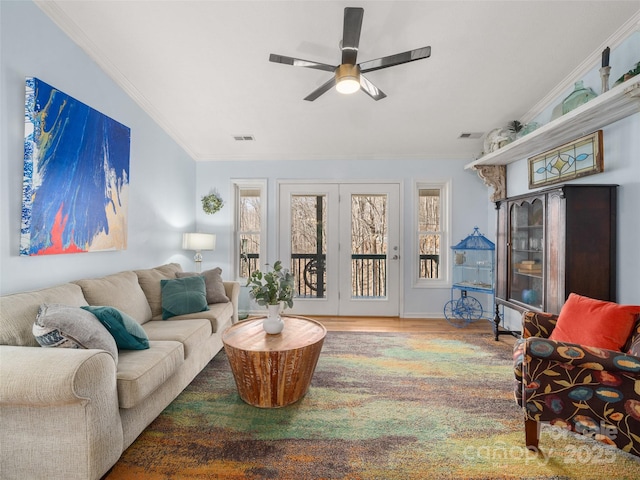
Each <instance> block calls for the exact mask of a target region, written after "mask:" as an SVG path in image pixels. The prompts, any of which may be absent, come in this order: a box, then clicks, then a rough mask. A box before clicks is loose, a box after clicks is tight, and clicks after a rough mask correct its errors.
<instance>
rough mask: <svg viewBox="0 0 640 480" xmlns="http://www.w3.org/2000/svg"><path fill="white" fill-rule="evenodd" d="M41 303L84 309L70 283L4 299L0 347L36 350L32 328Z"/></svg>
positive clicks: (0, 305) (78, 292)
mask: <svg viewBox="0 0 640 480" xmlns="http://www.w3.org/2000/svg"><path fill="white" fill-rule="evenodd" d="M43 303H62V304H65V305H70V306H74V307H79V306H81V305H87V301H86V300H85V298H84V296H83V295H82V289H81V288H80V287H79V286H78V285H75V284H73V283H66V284H64V285H58V286H56V287H51V288H45V289H43V290H36V291H33V292H24V293H15V294H13V295H5V296H3V297H2V299H0V325H2V328H0V345H16V346H21V347H37V346H39V344H38V342H37V341H36V339H35V337H34V336H33V332H32V328H33V322H35V321H36V316H37V315H38V310H39V309H40V305H42V304H43Z"/></svg>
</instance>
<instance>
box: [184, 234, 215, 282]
mask: <svg viewBox="0 0 640 480" xmlns="http://www.w3.org/2000/svg"><path fill="white" fill-rule="evenodd" d="M182 249H183V250H195V252H196V254H195V255H194V256H193V261H194V262H196V272H198V273H200V271H201V269H202V253H201V252H202V251H207V250H215V249H216V236H215V235H214V234H212V233H183V234H182Z"/></svg>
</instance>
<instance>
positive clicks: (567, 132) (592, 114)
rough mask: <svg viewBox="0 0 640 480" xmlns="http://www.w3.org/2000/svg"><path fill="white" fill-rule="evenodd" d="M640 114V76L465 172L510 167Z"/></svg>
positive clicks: (539, 129)
mask: <svg viewBox="0 0 640 480" xmlns="http://www.w3.org/2000/svg"><path fill="white" fill-rule="evenodd" d="M638 112H640V75H637V76H635V77H633V78H631V79H629V80H627V81H626V82H624V83H622V84H620V85H617V86H616V87H614V88H612V89H611V90H609V91H608V92H605V93H603V94H602V95H599V96H598V97H596V98H594V99H593V100H591V101H590V102H587V103H585V104H584V105H581V106H580V107H578V108H576V109H575V110H572V111H571V112H569V113H567V114H565V115H562V116H561V117H559V118H556V119H555V120H553V121H551V122H549V123H547V124H546V125H543V126H542V127H540V128H538V129H537V130H535V131H533V132H531V133H530V134H528V135H526V136H524V137H522V138H519V139H517V140H516V141H514V142H513V143H510V144H508V145H506V146H504V147H502V148H500V149H499V150H496V151H495V152H491V153H488V154H486V155H485V156H483V157H481V158H479V159H477V160H475V161H473V162H471V163H468V164H467V165H465V169H471V168H474V167H476V166H484V165H508V164H510V163H513V162H516V161H518V160H522V159H523V158H527V157H531V156H533V155H537V154H538V153H542V152H544V151H545V150H549V149H551V148H554V147H557V146H560V145H562V144H564V143H567V142H570V141H571V140H575V139H576V138H580V137H582V136H584V135H588V134H590V133H592V132H595V131H596V130H599V129H601V128H603V127H605V126H607V125H609V124H611V123H614V122H617V121H618V120H621V119H623V118H625V117H628V116H630V115H633V114H635V113H638Z"/></svg>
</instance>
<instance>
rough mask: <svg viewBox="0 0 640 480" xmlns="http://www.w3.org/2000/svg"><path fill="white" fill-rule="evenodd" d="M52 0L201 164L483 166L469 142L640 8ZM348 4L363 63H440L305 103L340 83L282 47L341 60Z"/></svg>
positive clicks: (79, 38) (589, 58) (624, 4)
mask: <svg viewBox="0 0 640 480" xmlns="http://www.w3.org/2000/svg"><path fill="white" fill-rule="evenodd" d="M37 3H38V5H39V6H40V8H42V9H43V10H44V11H45V12H46V13H47V14H48V15H49V16H50V17H51V18H52V19H53V20H54V21H55V22H56V23H57V24H58V25H60V26H61V27H62V29H63V30H64V31H65V32H67V34H68V35H69V36H70V37H71V38H72V39H73V40H75V41H76V42H77V43H78V44H79V45H80V46H81V47H82V48H83V49H84V50H85V51H87V52H88V54H89V55H90V56H91V57H92V58H94V60H95V61H96V62H97V63H98V64H99V65H100V66H101V67H102V68H103V69H104V70H105V71H106V72H107V73H108V74H109V75H110V76H111V77H112V78H113V79H114V80H115V81H116V82H117V83H118V84H119V85H120V86H121V87H122V88H123V89H124V90H125V91H126V92H127V93H128V94H129V95H130V96H131V97H132V98H133V99H134V100H135V101H136V102H137V103H138V104H139V105H140V106H141V107H142V108H143V109H144V110H146V111H147V112H148V114H149V115H150V116H151V117H152V118H153V119H154V120H155V121H156V122H157V123H158V124H159V125H161V126H162V128H164V129H165V130H166V131H167V133H168V134H169V135H170V136H171V137H173V138H174V139H175V140H176V142H178V143H179V144H180V145H181V146H182V147H183V148H184V149H185V150H186V151H187V152H188V153H189V154H190V155H191V156H192V157H193V158H194V159H195V160H244V159H251V160H262V159H264V160H279V159H294V160H306V159H354V158H355V159H374V158H382V159H401V158H416V159H431V158H435V159H466V160H469V159H473V158H475V157H477V156H478V155H479V154H480V152H481V151H482V139H471V140H469V139H467V140H461V139H459V138H458V137H459V136H460V134H461V133H463V132H482V133H486V132H488V131H490V130H491V129H493V128H495V127H497V126H503V125H505V124H506V123H507V122H508V121H510V120H515V119H518V120H523V121H526V120H528V119H530V118H531V116H532V115H533V113H536V112H535V109H536V108H537V105H538V104H539V103H540V102H541V101H543V99H544V98H545V97H546V96H547V95H548V94H549V92H553V91H556V92H560V90H559V89H560V88H561V87H562V88H566V86H567V85H569V83H570V82H572V81H573V80H574V78H573V76H574V75H575V74H576V72H579V71H580V69H582V70H586V69H587V68H592V67H593V66H595V65H596V63H597V62H599V60H600V58H599V55H600V53H599V52H601V51H602V49H603V48H604V47H605V46H607V45H608V43H607V42H609V41H611V40H612V35H614V34H615V33H616V32H617V31H619V29H620V28H621V27H622V26H623V25H625V24H626V23H628V21H629V19H630V18H631V17H633V16H634V15H637V13H636V12H638V11H639V10H640V0H635V1H613V0H611V1H592V2H587V1H502V2H497V1H366V2H362V1H352V2H341V1H302V0H298V1H203V0H201V1H179V0H174V1H162V2H159V1H153V2H151V1H100V0H97V1H58V0H46V1H42V0H38V1H37ZM346 6H349V7H363V8H364V21H363V26H362V35H361V38H360V49H359V53H358V62H361V61H365V60H371V59H375V58H379V57H383V56H387V55H391V54H395V53H400V52H404V51H407V50H411V49H415V48H419V47H424V46H431V48H432V54H431V58H428V59H424V60H419V61H416V62H412V63H408V64H404V65H399V66H395V67H391V68H388V69H384V70H379V71H376V72H371V73H369V74H367V78H369V80H371V81H372V82H373V83H374V84H375V85H376V86H377V87H378V88H380V89H381V90H382V91H383V92H385V93H386V94H387V95H388V97H387V98H385V99H383V100H380V101H378V102H376V101H374V100H372V99H371V98H370V97H368V96H367V95H365V94H364V93H363V92H357V93H356V94H353V95H348V96H347V95H341V94H339V93H337V92H336V91H335V90H332V91H329V92H327V93H325V94H324V95H322V96H321V97H320V98H318V99H317V100H316V101H314V102H307V101H303V98H304V97H305V96H306V95H308V94H309V93H310V92H311V91H313V90H314V89H316V88H317V87H318V86H320V85H322V84H323V83H325V82H326V81H327V80H328V79H329V78H330V76H331V74H330V73H329V72H324V71H320V70H312V69H307V68H299V67H292V66H289V65H280V64H275V63H271V62H269V61H268V59H269V54H270V53H276V54H280V55H286V56H291V57H297V58H302V59H306V60H315V61H318V62H322V63H328V64H331V65H337V64H338V63H340V61H339V60H340V50H339V47H338V44H339V41H340V40H341V37H342V21H343V9H344V7H346ZM636 18H637V16H636ZM527 117H529V118H527ZM236 135H253V136H255V141H243V142H238V141H235V140H234V138H233V137H234V136H236Z"/></svg>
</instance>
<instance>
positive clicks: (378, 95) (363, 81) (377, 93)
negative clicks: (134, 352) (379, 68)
mask: <svg viewBox="0 0 640 480" xmlns="http://www.w3.org/2000/svg"><path fill="white" fill-rule="evenodd" d="M360 89H361V90H362V91H363V92H364V93H366V94H367V95H369V96H370V97H371V98H373V99H374V100H376V101H377V100H382V99H383V98H385V97H386V96H387V94H386V93H384V92H383V91H382V90H380V89H379V88H378V87H376V86H375V85H374V84H373V83H371V82H370V81H369V80H368V79H367V78H365V76H364V75H360Z"/></svg>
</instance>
